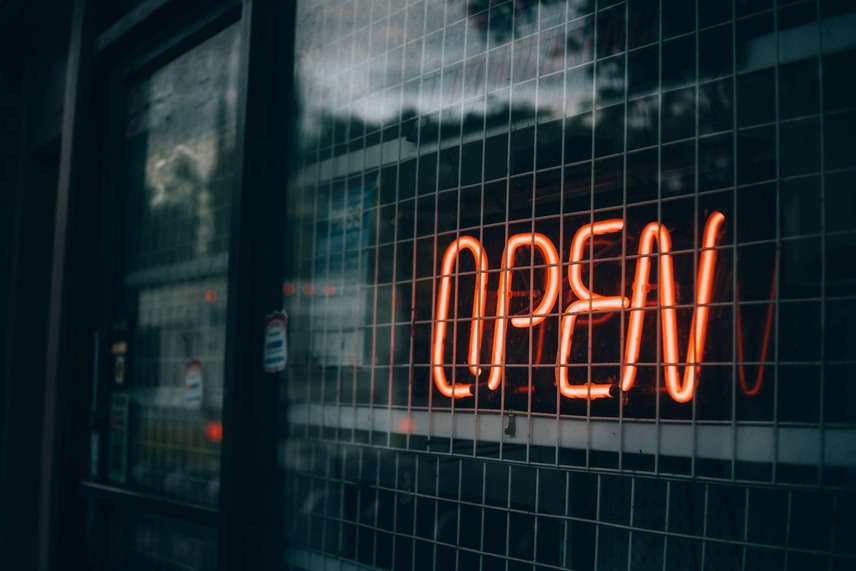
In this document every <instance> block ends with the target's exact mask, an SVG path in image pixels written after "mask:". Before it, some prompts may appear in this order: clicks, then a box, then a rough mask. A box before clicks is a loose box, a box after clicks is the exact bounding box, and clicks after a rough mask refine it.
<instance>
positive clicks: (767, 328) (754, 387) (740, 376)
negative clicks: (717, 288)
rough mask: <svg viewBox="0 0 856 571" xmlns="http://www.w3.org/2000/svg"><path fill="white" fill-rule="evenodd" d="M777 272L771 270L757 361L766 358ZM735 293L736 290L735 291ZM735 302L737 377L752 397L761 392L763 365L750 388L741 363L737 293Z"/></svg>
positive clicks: (739, 317) (742, 388)
mask: <svg viewBox="0 0 856 571" xmlns="http://www.w3.org/2000/svg"><path fill="white" fill-rule="evenodd" d="M777 274H778V270H777V269H774V270H773V279H772V281H771V282H770V304H769V305H768V306H767V318H766V320H765V322H764V338H763V340H762V341H761V357H760V359H759V361H761V363H764V362H765V361H766V360H767V350H768V349H769V347H770V331H771V330H772V328H773V311H774V309H775V304H774V303H773V301H774V300H775V298H776V275H777ZM735 293H737V292H735ZM734 301H735V302H738V303H737V307H736V309H735V311H736V313H737V314H736V315H735V316H734V317H735V319H736V320H737V362H738V363H740V364H739V365H738V366H737V379H738V380H739V381H740V390H742V391H743V394H745V395H746V396H748V397H754V396H755V395H757V394H758V393H759V392H761V385H762V384H763V382H764V368H765V365H763V364H761V365H759V366H758V374H757V375H756V376H755V384H754V385H752V388H751V389H750V388H749V386H748V385H747V384H746V366H745V365H743V353H744V351H745V349H744V347H743V319H742V318H741V316H740V303H739V301H740V299H739V295H735V299H734Z"/></svg>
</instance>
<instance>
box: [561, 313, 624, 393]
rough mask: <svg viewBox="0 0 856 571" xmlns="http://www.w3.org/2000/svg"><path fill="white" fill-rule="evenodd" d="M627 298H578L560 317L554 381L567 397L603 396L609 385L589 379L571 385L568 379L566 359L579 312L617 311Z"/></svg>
mask: <svg viewBox="0 0 856 571" xmlns="http://www.w3.org/2000/svg"><path fill="white" fill-rule="evenodd" d="M628 303H629V302H628V300H627V298H626V297H623V296H609V297H599V298H597V299H578V300H577V301H574V302H572V303H571V304H570V305H569V306H568V309H567V310H566V311H565V316H564V317H563V318H562V333H561V335H562V337H561V340H560V341H559V355H558V357H557V359H556V365H557V366H556V383H557V384H558V385H559V391H560V392H561V393H562V394H563V395H564V396H566V397H569V398H592V399H597V398H605V397H609V396H612V395H610V394H609V389H610V386H611V385H595V384H592V383H591V380H590V379H589V381H588V382H587V383H586V384H583V385H572V384H571V383H570V381H569V380H568V367H567V366H566V365H567V364H568V360H569V359H570V356H571V343H572V341H573V337H574V325H575V324H576V319H577V315H578V314H580V313H590V312H591V313H593V312H595V311H617V310H619V309H621V308H622V307H627V305H628Z"/></svg>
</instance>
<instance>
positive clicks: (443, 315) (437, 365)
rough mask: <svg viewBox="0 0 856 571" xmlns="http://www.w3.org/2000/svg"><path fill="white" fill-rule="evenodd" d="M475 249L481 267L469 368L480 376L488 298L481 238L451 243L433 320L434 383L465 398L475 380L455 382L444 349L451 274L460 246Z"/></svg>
mask: <svg viewBox="0 0 856 571" xmlns="http://www.w3.org/2000/svg"><path fill="white" fill-rule="evenodd" d="M462 248H463V249H466V250H469V251H470V252H472V254H473V257H474V258H475V259H476V265H477V266H478V270H477V272H476V285H475V293H474V294H473V321H472V323H471V324H470V346H469V355H468V361H469V365H470V372H471V373H473V375H475V376H478V375H479V374H481V370H480V369H479V367H478V363H479V350H480V348H481V341H482V330H483V328H484V308H485V302H486V300H487V270H488V261H487V254H486V253H485V251H484V248H482V245H481V242H479V241H478V240H477V239H476V238H473V237H472V236H461V237H460V238H458V239H457V240H456V241H454V242H452V243H451V244H449V247H448V248H446V253H445V254H443V265H442V275H441V277H440V287H439V291H438V292H437V311H436V317H435V319H436V320H435V322H434V335H433V336H432V337H433V338H432V344H433V346H432V348H431V372H432V374H433V376H434V384H435V385H436V386H437V388H438V389H439V390H440V392H441V393H442V394H444V395H445V396H447V397H453V398H462V397H467V396H471V395H472V390H471V389H472V384H464V383H456V384H454V385H452V384H451V383H450V382H449V381H448V379H447V378H446V373H445V371H443V350H444V349H445V347H444V346H445V343H446V326H447V322H446V320H447V319H448V318H449V301H450V297H451V289H452V284H451V282H452V274H453V273H454V271H455V261H456V260H457V257H458V254H459V253H460V251H461V249H462Z"/></svg>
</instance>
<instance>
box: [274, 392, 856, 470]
mask: <svg viewBox="0 0 856 571" xmlns="http://www.w3.org/2000/svg"><path fill="white" fill-rule="evenodd" d="M505 414H509V413H508V412H506V413H505ZM510 414H513V415H514V417H515V430H514V433H513V434H506V433H505V428H506V422H507V421H506V420H505V418H504V414H503V413H500V412H499V411H478V412H475V411H472V410H463V411H454V412H452V411H448V410H441V411H427V410H412V411H407V410H406V409H397V408H371V407H368V406H338V405H327V404H300V403H298V404H291V405H290V408H289V415H288V416H289V423H290V424H291V426H292V427H299V426H302V425H309V426H317V427H324V428H338V429H356V430H364V431H372V432H381V433H385V432H388V433H392V434H412V435H417V436H425V437H439V438H454V439H463V440H477V441H479V442H505V443H509V444H517V445H534V446H549V447H553V446H555V447H559V448H576V449H590V450H597V451H605V452H624V453H628V454H651V455H660V456H677V457H685V458H693V457H694V458H704V459H711V460H727V461H744V462H763V463H773V462H775V463H779V464H801V465H814V466H819V465H822V466H829V467H844V468H854V467H856V429H851V428H814V427H799V426H778V427H776V426H770V425H758V424H749V423H747V424H736V425H730V424H729V425H723V424H713V423H699V422H697V423H695V424H693V423H690V422H671V421H670V422H659V423H657V422H655V421H643V420H623V421H620V420H618V419H616V420H611V419H590V420H589V419H578V418H567V417H555V416H536V415H532V416H529V417H527V416H526V414H525V413H516V412H511V413H510Z"/></svg>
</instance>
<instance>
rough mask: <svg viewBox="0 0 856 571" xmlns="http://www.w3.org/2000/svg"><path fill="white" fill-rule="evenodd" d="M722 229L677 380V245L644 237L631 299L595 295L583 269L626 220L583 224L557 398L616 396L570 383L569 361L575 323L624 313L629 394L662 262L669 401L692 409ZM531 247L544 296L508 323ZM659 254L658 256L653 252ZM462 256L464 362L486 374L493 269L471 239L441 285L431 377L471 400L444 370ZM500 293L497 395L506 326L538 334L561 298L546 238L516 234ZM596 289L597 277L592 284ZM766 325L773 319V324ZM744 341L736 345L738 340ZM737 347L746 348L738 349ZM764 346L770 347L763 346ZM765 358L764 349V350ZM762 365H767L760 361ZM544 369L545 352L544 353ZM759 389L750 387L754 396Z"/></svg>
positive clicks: (709, 238) (494, 363)
mask: <svg viewBox="0 0 856 571" xmlns="http://www.w3.org/2000/svg"><path fill="white" fill-rule="evenodd" d="M724 222H725V216H724V215H723V214H722V213H720V212H714V213H713V214H711V215H710V216H709V217H708V219H707V222H706V223H705V227H704V231H703V235H702V244H701V254H700V259H699V264H698V275H697V276H696V297H695V308H694V310H693V317H692V324H691V326H690V334H689V343H688V346H687V350H686V357H685V364H684V365H683V367H684V371H683V380H681V378H680V373H679V367H680V366H681V365H680V364H679V347H678V325H677V309H676V295H675V290H676V284H675V274H674V265H673V262H672V255H671V251H672V240H671V234H670V233H669V230H668V229H667V228H666V227H665V226H664V225H662V224H660V223H657V222H652V223H650V224H648V225H647V226H645V228H644V229H643V230H642V233H641V236H640V240H639V248H638V254H639V259H638V261H637V263H636V274H635V279H634V281H633V286H632V290H633V292H632V297H631V298H630V299H628V298H627V297H626V296H622V295H603V294H599V293H595V292H593V291H591V290H590V289H589V288H588V287H587V286H586V284H585V283H583V279H582V265H583V264H584V263H585V262H584V259H583V258H584V255H585V251H586V245H587V244H589V243H590V242H591V241H593V240H595V238H596V237H597V236H602V235H604V234H611V233H617V232H622V231H623V230H624V221H623V220H621V219H612V220H602V221H599V222H594V223H591V224H586V225H584V226H582V227H581V228H580V229H579V230H577V232H576V234H575V235H574V238H573V241H572V243H571V249H570V255H569V260H568V262H569V265H568V283H569V284H570V286H571V291H572V293H573V296H574V297H576V299H574V300H573V301H571V302H570V304H569V305H568V306H567V307H566V308H565V311H564V312H563V313H562V315H561V326H560V340H559V347H558V352H557V356H556V371H555V374H556V384H557V386H558V389H559V392H560V393H561V394H562V395H564V396H566V397H568V398H589V399H594V398H605V397H610V396H615V395H616V394H617V393H616V392H615V391H614V389H613V385H610V384H597V383H593V382H592V381H591V379H588V380H587V381H586V382H584V383H572V382H571V379H570V378H569V375H568V369H569V367H568V365H569V360H570V355H571V345H572V340H573V332H574V327H575V325H576V320H577V317H578V316H584V317H587V318H588V319H589V320H590V321H589V322H590V323H592V324H593V323H595V320H594V315H595V314H596V313H603V312H616V311H621V310H626V311H627V312H628V313H629V314H630V317H629V322H628V327H627V335H626V341H625V348H624V362H623V364H622V366H621V380H620V383H619V385H618V386H619V388H620V389H621V391H629V390H630V389H631V388H632V387H633V384H634V381H635V379H636V363H637V362H638V359H639V351H640V346H641V342H642V333H643V324H644V318H645V312H644V309H645V307H646V305H647V302H648V293H649V291H650V290H651V289H654V288H652V287H651V285H650V270H651V259H652V258H653V257H655V256H656V257H657V260H658V270H659V276H658V278H659V279H658V287H657V288H656V289H657V291H658V306H659V311H660V315H661V319H662V323H663V327H662V347H663V360H664V362H665V366H664V371H665V383H666V390H667V391H668V393H669V395H670V396H671V397H672V399H674V400H675V401H677V402H682V403H683V402H687V401H689V400H691V399H692V398H693V396H694V395H695V391H696V386H697V385H698V377H699V374H700V368H699V366H698V365H699V364H700V363H701V362H702V357H703V355H704V347H705V338H706V334H707V328H708V321H709V319H710V307H709V304H710V302H711V295H712V290H713V281H714V269H715V266H716V258H717V251H716V246H717V244H718V242H719V237H720V233H721V229H722V224H723V223H724ZM527 245H528V246H532V247H533V248H534V249H537V250H538V251H540V253H541V255H542V256H543V258H544V261H545V263H546V267H545V269H544V271H545V274H546V276H545V286H544V295H543V297H542V299H541V302H540V303H539V304H538V307H536V308H535V309H533V310H532V311H531V313H530V314H529V315H526V316H516V317H509V315H508V306H509V300H510V297H511V272H512V271H514V268H513V267H512V266H513V261H514V254H515V252H516V250H517V249H518V248H520V247H522V246H527ZM655 246H656V248H657V250H658V252H655ZM461 250H469V251H470V252H471V253H472V254H473V256H474V258H475V259H476V285H475V294H474V298H473V299H474V301H473V311H472V317H473V319H472V323H471V325H470V339H469V347H468V352H467V362H468V365H469V371H470V373H471V374H472V375H473V376H474V377H476V378H479V377H480V376H481V375H482V369H481V367H480V366H479V354H480V351H481V343H482V333H483V324H484V320H485V302H486V298H487V271H488V268H489V265H488V260H487V254H485V252H484V248H483V247H482V245H481V242H479V240H478V239H476V238H474V237H471V236H461V237H460V238H458V239H457V240H456V241H454V242H452V244H450V245H449V247H448V248H447V249H446V252H445V254H444V256H443V262H442V269H441V272H442V273H441V276H440V285H439V288H438V293H437V304H436V312H435V317H436V320H435V322H434V331H433V338H432V350H431V371H432V376H433V379H434V384H435V385H436V387H437V388H438V389H439V390H440V392H441V393H442V394H444V395H445V396H448V397H454V398H463V397H467V396H472V395H473V394H474V392H475V390H474V386H475V385H474V384H473V383H460V382H454V381H453V382H450V381H449V379H448V378H447V377H446V373H445V370H444V349H445V341H446V329H447V325H448V323H449V322H450V319H449V305H450V296H451V280H452V276H453V274H454V273H455V265H456V262H457V259H458V255H459V254H460V252H461ZM499 276H500V277H499V288H498V291H497V301H496V318H495V322H494V323H495V324H494V338H493V345H492V350H491V362H490V367H489V368H490V372H489V374H488V379H487V387H488V388H489V389H490V390H496V389H498V388H499V386H500V384H501V383H502V380H503V373H504V365H505V345H506V334H507V331H508V322H509V321H510V322H511V325H513V326H514V327H518V328H524V327H534V326H535V325H538V324H539V323H541V322H543V321H544V319H546V317H547V316H548V315H549V314H550V313H551V312H552V310H553V307H554V306H555V303H556V300H557V299H558V297H559V291H560V287H561V278H560V276H561V273H560V261H559V254H558V252H557V251H556V247H555V246H554V245H553V243H552V242H551V241H550V240H549V239H548V238H547V237H546V236H544V235H543V234H538V233H524V234H516V235H514V236H511V237H510V238H509V239H508V242H507V244H506V246H505V250H504V252H503V255H502V265H501V271H500V275H499ZM591 279H592V281H593V277H592V278H591ZM768 321H769V317H768ZM738 341H739V340H738ZM738 345H741V344H740V343H739V342H738ZM765 346H766V343H765ZM765 354H766V349H765ZM762 360H763V357H762ZM539 361H540V349H539ZM743 376H744V375H743V372H742V370H741V386H743V388H744V390H745V391H746V392H747V394H748V393H750V392H752V390H747V387H745V384H746V382H745V379H744V378H743ZM759 382H760V381H757V382H756V384H755V386H754V387H753V389H754V391H755V392H757V390H758V389H759V388H760V387H759Z"/></svg>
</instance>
